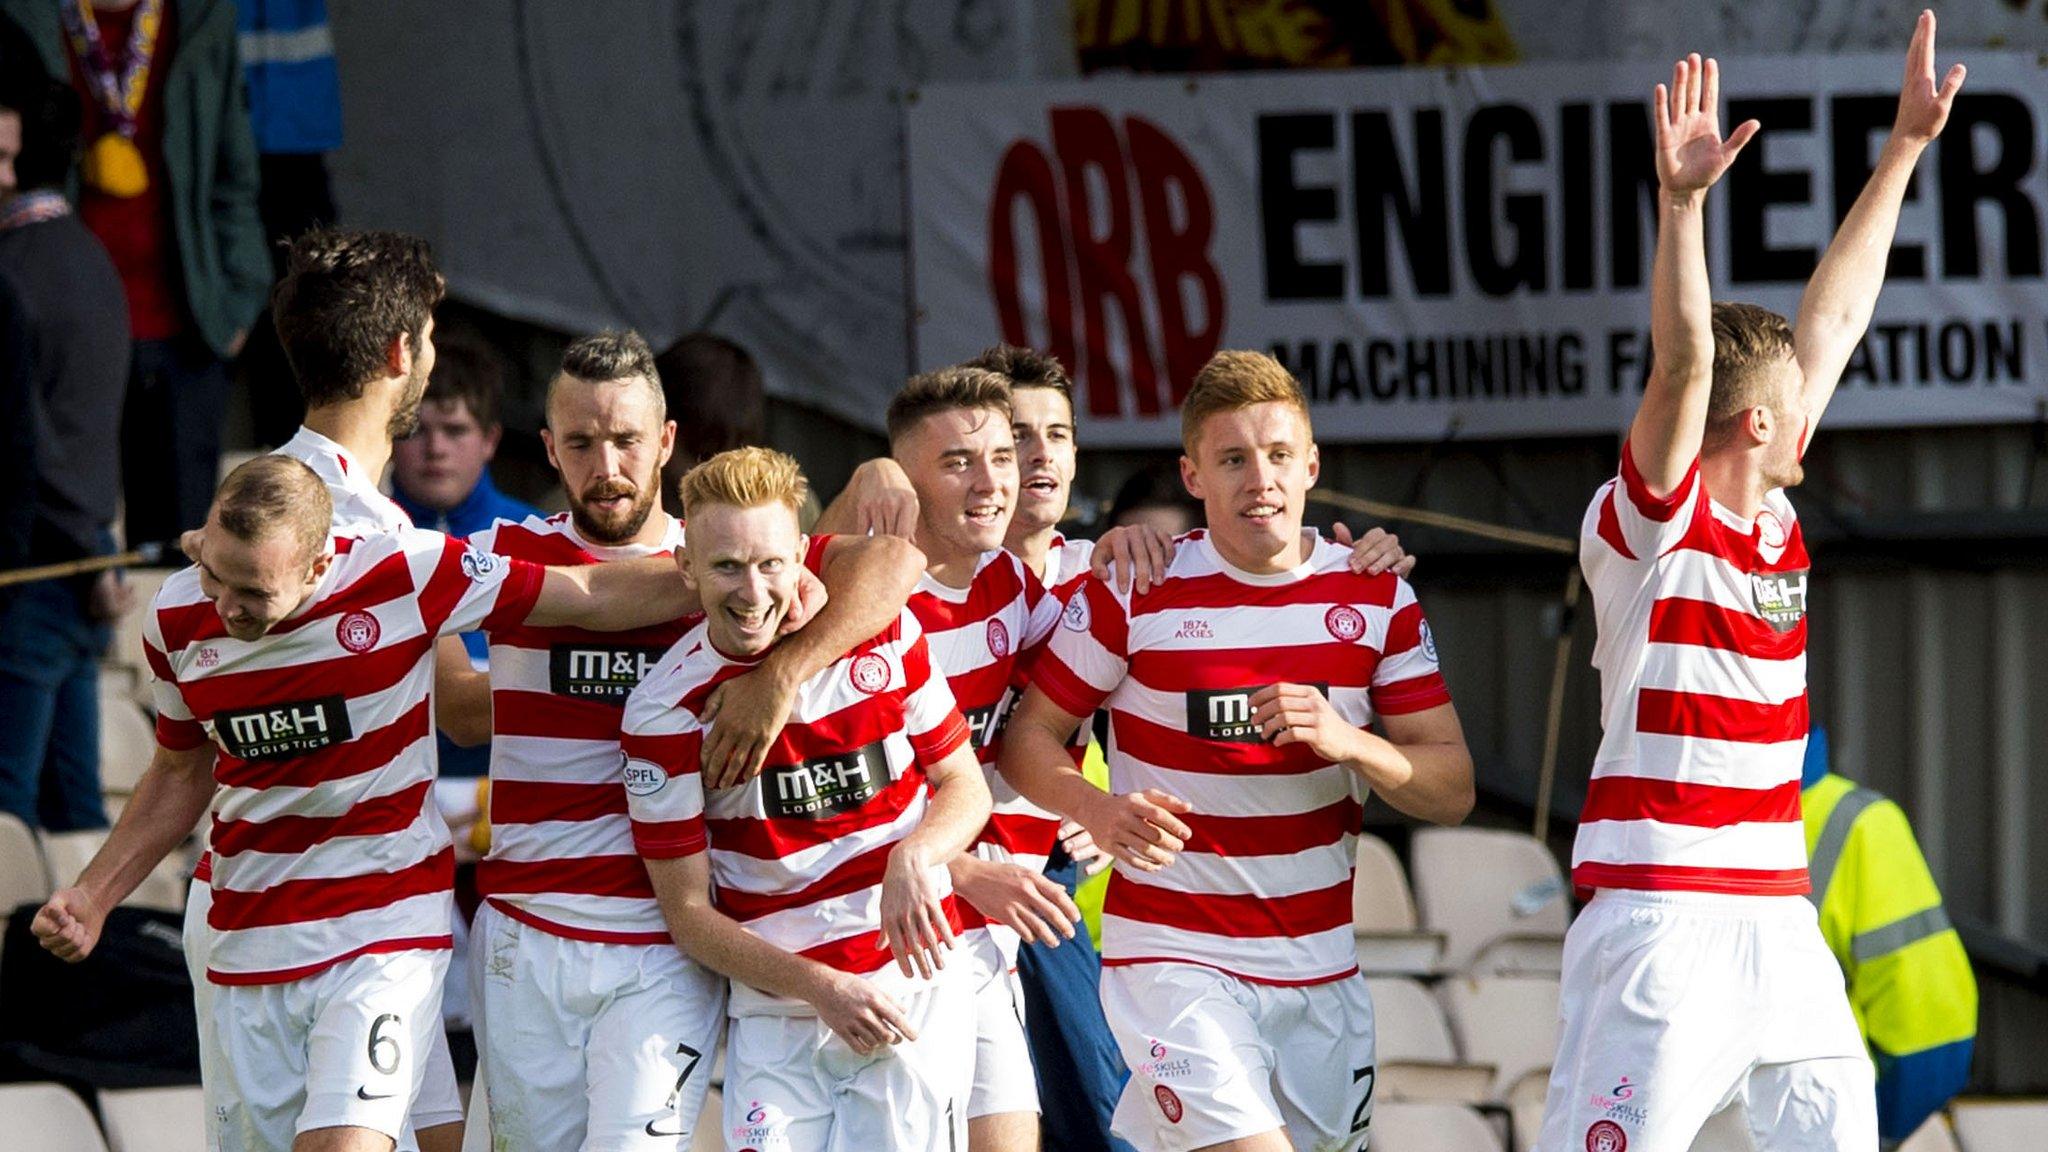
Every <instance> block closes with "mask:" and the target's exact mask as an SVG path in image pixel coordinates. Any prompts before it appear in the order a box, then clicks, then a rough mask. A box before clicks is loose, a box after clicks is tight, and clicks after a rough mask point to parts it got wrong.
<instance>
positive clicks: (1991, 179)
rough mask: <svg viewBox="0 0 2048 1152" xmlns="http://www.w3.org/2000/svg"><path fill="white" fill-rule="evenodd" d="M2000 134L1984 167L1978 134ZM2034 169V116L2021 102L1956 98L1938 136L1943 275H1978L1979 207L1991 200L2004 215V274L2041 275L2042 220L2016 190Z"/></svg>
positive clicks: (1988, 96) (1996, 95) (1989, 96)
mask: <svg viewBox="0 0 2048 1152" xmlns="http://www.w3.org/2000/svg"><path fill="white" fill-rule="evenodd" d="M1980 125H1981V126H1983V127H1986V128H1989V129H1991V130H1992V133H1993V134H1994V135H1996V136H1997V137H1998V159H1997V161H1996V162H1994V163H1993V164H1992V165H1991V166H1990V167H1989V168H1985V167H1983V166H1982V165H1981V164H1980V162H1979V160H1978V158H1977V140H1976V135H1977V133H1976V129H1977V128H1978V126H1980ZM2033 171H2034V117H2033V113H2032V112H2031V111H2030V110H2029V109H2028V108H2027V105H2026V103H2025V102H2024V101H2022V100H2021V99H2020V98H2019V97H2017V96H2013V95H2010V94H2008V93H2004V92H1985V93H1978V94H1971V93H1967V92H1966V93H1963V94H1962V95H1960V96H1957V97H1956V104H1955V110H1954V111H1952V112H1951V113H1949V118H1948V127H1947V128H1945V129H1943V130H1942V134H1941V274H1942V275H1943V276H1945V277H1975V276H1979V275H1982V274H1983V273H1982V270H1983V254H1982V253H1981V252H1979V251H1978V244H1979V242H1980V240H1981V237H1980V235H1979V232H1978V228H1977V223H1978V221H1977V205H1978V204H1980V203H1982V202H1984V201H1987V200H1988V201H1990V202H1991V203H1992V205H1993V206H1995V207H1996V208H1997V209H1998V210H1999V212H2000V213H2001V214H2002V215H2003V216H2004V218H2005V228H2004V232H2005V272H2006V275H2008V276H2039V275H2040V274H2041V219H2040V216H2039V214H2038V212H2037V211H2036V209H2035V207H2034V202H2033V200H2032V199H2030V198H2029V197H2028V196H2027V194H2026V192H2025V191H2024V190H2023V189H2022V188H2021V187H2020V184H2021V182H2022V181H2024V180H2026V179H2027V177H2028V176H2029V175H2031V174H2032V173H2033Z"/></svg>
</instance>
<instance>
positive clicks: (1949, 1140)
mask: <svg viewBox="0 0 2048 1152" xmlns="http://www.w3.org/2000/svg"><path fill="white" fill-rule="evenodd" d="M1897 1152H1962V1149H1961V1148H1960V1147H1958V1146H1957V1144H1956V1134H1955V1132H1954V1131H1953V1130H1952V1129H1950V1127H1949V1123H1948V1117H1947V1116H1944V1115H1942V1114H1941V1113H1939V1112H1936V1113H1935V1114H1934V1115H1932V1116H1929V1117H1928V1118H1927V1123H1925V1124H1922V1125H1921V1126H1920V1128H1919V1130H1918V1131H1916V1132H1914V1133H1913V1134H1912V1135H1911V1136H1908V1137H1906V1139H1905V1142H1904V1143H1902V1144H1900V1145H1899V1147H1898V1149H1897Z"/></svg>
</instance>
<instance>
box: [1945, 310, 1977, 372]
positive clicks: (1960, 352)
mask: <svg viewBox="0 0 2048 1152" xmlns="http://www.w3.org/2000/svg"><path fill="white" fill-rule="evenodd" d="M1939 340H1940V351H1941V357H1940V358H1941V378H1942V379H1943V380H1945V381H1947V382H1948V383H1950V384H1968V383H1970V380H1971V377H1973V376H1975V375H1976V374H1977V342H1976V340H1975V339H1973V338H1972V334H1971V332H1970V326H1969V325H1968V324H1964V323H1961V322H1960V321H1955V320H1951V321H1949V322H1948V323H1946V324H1943V325H1942V326H1941V335H1940V337H1939Z"/></svg>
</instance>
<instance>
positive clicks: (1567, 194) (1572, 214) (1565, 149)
mask: <svg viewBox="0 0 2048 1152" xmlns="http://www.w3.org/2000/svg"><path fill="white" fill-rule="evenodd" d="M1558 112H1559V117H1560V121H1561V124H1560V127H1561V131H1562V136H1561V139H1560V140H1559V144H1558V167H1559V169H1560V171H1559V172H1558V188H1557V193H1558V200H1559V201H1560V202H1561V204H1562V206H1563V209H1562V211H1561V212H1560V213H1559V215H1560V216H1561V217H1562V221H1563V224H1564V234H1563V236H1562V238H1561V239H1560V241H1559V243H1560V245H1561V251H1560V253H1559V255H1561V256H1562V257H1563V258H1564V286H1565V288H1567V289H1578V290H1584V289H1587V288H1591V287H1593V106H1592V105H1591V104H1566V105H1565V106H1564V107H1562V108H1560V109H1558Z"/></svg>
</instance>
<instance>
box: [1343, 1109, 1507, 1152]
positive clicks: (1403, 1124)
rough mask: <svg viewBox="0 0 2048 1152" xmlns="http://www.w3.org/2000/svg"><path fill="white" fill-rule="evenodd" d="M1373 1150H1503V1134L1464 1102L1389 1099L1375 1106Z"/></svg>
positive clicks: (1405, 1151) (1406, 1151) (1411, 1151)
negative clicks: (1501, 1140)
mask: <svg viewBox="0 0 2048 1152" xmlns="http://www.w3.org/2000/svg"><path fill="white" fill-rule="evenodd" d="M1372 1152H1501V1149H1500V1137H1499V1136H1497V1135H1495V1134H1494V1131H1493V1128H1492V1127H1491V1126H1490V1125H1488V1124H1487V1122H1486V1121H1485V1120H1484V1119H1483V1118H1482V1117H1481V1116H1480V1115H1479V1113H1477V1112H1475V1111H1473V1110H1472V1109H1470V1108H1468V1107H1466V1106H1465V1105H1463V1104H1446V1103H1443V1102H1440V1101H1427V1102H1426V1101H1407V1102H1403V1101H1389V1102H1387V1103H1383V1104H1375V1105H1373V1109H1372Z"/></svg>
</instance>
